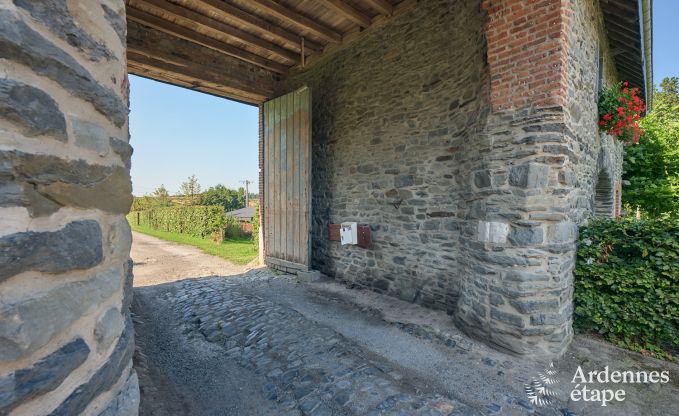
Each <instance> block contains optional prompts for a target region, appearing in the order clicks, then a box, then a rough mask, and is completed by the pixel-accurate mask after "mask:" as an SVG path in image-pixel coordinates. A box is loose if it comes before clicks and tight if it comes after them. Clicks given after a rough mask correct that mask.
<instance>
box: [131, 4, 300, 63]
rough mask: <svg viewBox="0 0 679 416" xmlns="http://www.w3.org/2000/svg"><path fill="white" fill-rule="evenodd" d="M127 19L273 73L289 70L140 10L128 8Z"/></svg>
mask: <svg viewBox="0 0 679 416" xmlns="http://www.w3.org/2000/svg"><path fill="white" fill-rule="evenodd" d="M127 17H128V19H130V20H133V21H135V22H138V23H141V24H143V25H146V26H149V27H152V28H154V29H157V30H160V31H161V32H164V33H167V34H170V35H173V36H177V37H179V38H182V39H185V40H188V41H189V42H193V43H196V44H198V45H202V46H205V47H207V48H210V49H213V50H215V51H217V52H220V53H224V54H226V55H229V56H233V57H235V58H238V59H241V60H243V61H245V62H249V63H251V64H254V65H257V66H260V67H262V68H266V69H270V70H272V71H275V72H278V73H279V74H283V73H285V72H287V70H288V67H287V66H285V65H283V64H280V63H278V62H274V61H271V60H269V59H266V58H263V57H261V56H259V55H257V54H254V53H251V52H248V51H245V50H243V49H240V48H237V47H235V46H233V45H229V44H228V43H225V42H222V41H219V40H217V39H214V38H211V37H209V36H206V35H203V34H201V33H198V32H196V31H193V30H191V29H188V28H186V27H184V26H180V25H178V24H175V23H172V22H169V21H167V20H164V19H162V18H160V17H158V16H155V15H152V14H150V13H146V12H144V11H141V10H138V9H134V8H129V7H128V9H127Z"/></svg>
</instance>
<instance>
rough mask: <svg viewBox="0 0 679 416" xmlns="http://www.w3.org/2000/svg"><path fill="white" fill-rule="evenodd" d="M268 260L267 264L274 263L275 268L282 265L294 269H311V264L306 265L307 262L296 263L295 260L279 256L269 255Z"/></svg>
mask: <svg viewBox="0 0 679 416" xmlns="http://www.w3.org/2000/svg"><path fill="white" fill-rule="evenodd" d="M266 262H267V265H269V266H272V265H273V266H274V268H275V266H282V267H286V268H288V269H294V270H302V271H306V270H309V266H308V265H306V264H300V263H295V262H292V261H288V260H283V259H279V258H277V257H271V256H267V258H266Z"/></svg>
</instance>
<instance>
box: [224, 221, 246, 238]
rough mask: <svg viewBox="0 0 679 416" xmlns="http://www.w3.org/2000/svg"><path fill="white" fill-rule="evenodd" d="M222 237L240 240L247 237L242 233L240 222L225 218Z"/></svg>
mask: <svg viewBox="0 0 679 416" xmlns="http://www.w3.org/2000/svg"><path fill="white" fill-rule="evenodd" d="M224 237H225V238H230V239H235V240H242V239H245V238H247V237H248V235H247V234H246V233H245V231H243V227H242V226H241V224H240V220H239V219H238V218H235V217H231V216H227V217H226V224H225V226H224Z"/></svg>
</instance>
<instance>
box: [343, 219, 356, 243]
mask: <svg viewBox="0 0 679 416" xmlns="http://www.w3.org/2000/svg"><path fill="white" fill-rule="evenodd" d="M340 242H341V243H342V245H343V246H344V245H347V244H358V224H356V223H355V222H343V223H342V224H340Z"/></svg>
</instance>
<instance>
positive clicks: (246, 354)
mask: <svg viewBox="0 0 679 416" xmlns="http://www.w3.org/2000/svg"><path fill="white" fill-rule="evenodd" d="M176 285H177V288H178V290H177V291H175V292H173V293H168V294H166V297H165V300H166V301H167V302H168V303H170V304H172V305H173V308H174V311H175V312H176V313H178V314H180V315H181V316H182V317H183V322H184V324H185V332H186V336H187V337H189V338H195V337H200V338H204V339H205V340H206V341H208V342H211V343H214V344H217V345H219V346H220V347H221V348H223V350H224V354H225V355H226V356H227V357H228V358H229V359H231V360H233V361H234V362H237V363H238V364H239V365H240V366H242V367H244V368H246V369H248V370H250V371H252V372H253V373H254V374H256V375H257V376H259V377H260V378H261V380H262V390H263V393H264V395H265V397H266V398H267V399H268V400H270V401H273V402H276V403H278V404H280V405H281V406H282V408H283V409H286V410H287V413H286V414H290V415H296V414H301V415H314V416H322V415H344V414H347V415H471V414H477V413H478V412H475V411H473V410H472V409H470V408H468V407H467V406H465V405H463V404H462V403H459V402H457V401H455V400H452V399H450V398H446V397H442V396H441V395H437V394H432V393H431V392H426V391H421V390H419V389H418V387H417V386H414V385H411V384H409V383H408V382H407V381H405V380H404V376H403V375H402V374H399V372H397V371H394V370H393V369H391V368H390V367H389V366H388V365H386V364H384V363H381V362H379V361H376V360H372V359H371V358H370V357H367V356H366V352H365V351H363V350H362V349H361V348H360V347H358V346H357V345H355V344H354V343H352V342H351V341H349V340H347V339H345V338H344V337H343V336H341V335H340V334H337V333H336V332H335V331H333V330H332V329H329V328H327V327H324V326H321V325H317V324H316V323H314V322H312V321H310V320H309V319H307V318H305V317H304V316H302V315H301V314H300V313H298V312H296V311H294V310H291V309H289V308H285V307H282V306H279V305H276V304H275V303H273V302H272V301H269V300H266V299H263V298H262V297H260V296H258V295H256V294H248V293H246V291H245V289H244V288H241V287H240V285H239V284H237V283H235V282H233V281H229V280H228V279H224V278H211V279H202V280H188V281H183V282H179V283H177V284H176Z"/></svg>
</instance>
